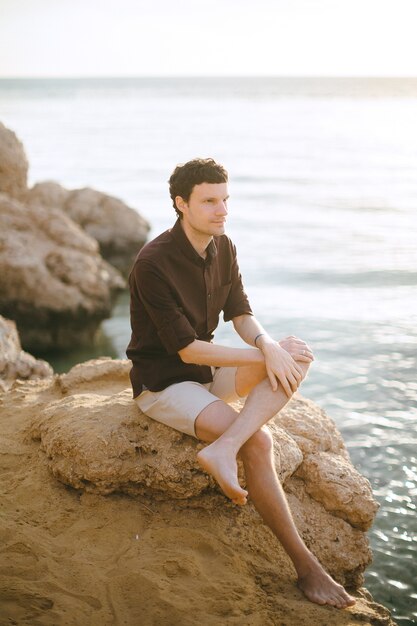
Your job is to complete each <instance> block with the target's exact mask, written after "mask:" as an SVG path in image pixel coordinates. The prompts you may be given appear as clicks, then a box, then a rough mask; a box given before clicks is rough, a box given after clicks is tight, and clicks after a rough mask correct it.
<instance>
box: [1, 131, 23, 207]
mask: <svg viewBox="0 0 417 626" xmlns="http://www.w3.org/2000/svg"><path fill="white" fill-rule="evenodd" d="M28 168H29V165H28V161H27V158H26V154H25V150H24V148H23V144H22V143H21V142H20V141H19V139H18V138H17V137H16V135H15V133H14V132H13V131H12V130H9V129H8V128H6V126H4V124H2V123H1V122H0V193H7V194H9V195H11V196H13V197H15V198H23V197H24V196H25V194H26V192H27V175H28Z"/></svg>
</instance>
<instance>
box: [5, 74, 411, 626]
mask: <svg viewBox="0 0 417 626" xmlns="http://www.w3.org/2000/svg"><path fill="white" fill-rule="evenodd" d="M0 120H1V121H3V123H4V124H5V125H6V126H8V127H9V128H11V129H13V130H14V131H15V132H16V134H17V135H18V137H19V138H20V139H21V141H22V142H23V144H24V146H25V149H26V153H27V156H28V159H29V162H30V171H29V179H30V184H34V183H35V182H40V181H45V180H55V181H58V182H59V183H61V184H62V185H64V186H65V187H67V188H81V187H85V186H90V187H94V188H96V189H99V190H101V191H104V192H106V193H109V194H112V195H114V196H117V197H120V198H121V199H123V200H124V201H125V202H126V203H128V204H129V205H130V206H132V207H134V208H135V209H137V210H138V211H139V212H140V213H141V214H142V215H143V216H144V217H145V218H146V219H147V220H149V222H150V224H151V226H152V230H151V232H150V235H149V237H150V238H152V237H154V236H156V235H157V234H159V233H160V232H161V231H163V230H165V229H167V228H170V227H171V226H172V225H173V223H174V221H175V214H174V209H173V208H172V205H171V202H170V199H169V195H168V185H167V180H168V178H169V176H170V174H171V172H172V170H173V168H174V167H175V165H177V164H178V163H184V162H185V161H187V160H189V159H191V158H194V157H208V156H210V157H213V158H214V159H216V160H217V161H219V162H221V163H222V164H224V166H225V167H226V168H227V169H228V171H229V175H230V185H229V189H230V201H229V215H228V222H227V233H228V234H229V235H230V237H231V238H232V239H233V241H234V242H235V244H236V246H237V250H238V258H239V263H240V269H241V272H242V275H243V279H244V284H245V288H246V291H247V293H248V295H249V299H250V301H251V304H252V308H253V310H254V311H255V314H256V316H257V317H258V319H259V320H260V321H261V323H262V324H263V325H264V326H265V327H266V329H267V330H268V331H269V332H270V333H271V334H272V335H273V336H274V337H275V338H277V339H280V338H282V337H285V336H288V335H297V336H299V337H301V338H302V339H304V340H305V341H306V342H307V343H308V344H309V345H310V347H311V348H312V350H313V352H314V354H315V362H314V364H313V365H312V367H311V368H310V372H309V375H308V378H307V379H306V381H305V382H304V383H303V386H302V393H303V395H304V396H306V397H309V398H311V399H313V400H314V401H315V402H317V403H318V404H319V405H320V406H322V407H323V408H324V409H325V410H326V411H327V412H328V413H329V415H330V416H331V417H332V418H333V419H334V420H335V422H336V424H337V426H338V428H339V430H340V432H341V433H342V435H343V438H344V440H345V442H346V445H347V448H348V450H349V453H350V456H351V459H352V461H353V463H354V465H355V466H356V467H357V469H358V470H359V471H360V472H361V473H362V474H363V475H365V476H366V477H367V478H368V479H369V481H370V482H371V484H372V487H373V490H374V494H375V498H376V499H377V500H378V502H379V503H380V505H381V506H380V509H379V512H378V514H377V517H376V520H375V523H374V525H373V527H372V528H371V530H370V531H369V538H370V542H371V546H372V550H373V555H374V560H373V563H372V564H371V565H370V566H369V568H368V569H367V572H366V582H365V584H366V587H367V588H368V589H369V590H370V592H371V593H372V595H373V596H374V599H375V600H376V601H377V602H380V603H382V604H384V605H385V606H387V607H388V608H389V609H390V610H391V611H392V614H393V617H394V619H395V621H396V622H397V623H398V624H400V625H402V626H408V625H410V624H416V623H417V584H416V580H417V559H416V547H417V543H416V542H417V521H416V505H417V498H416V494H417V458H416V457H417V426H416V418H417V377H416V366H417V78H311V77H309V78H301V77H297V78H290V77H285V78H280V77H271V78H268V77H257V78H251V77H221V78H216V77H207V78H202V77H199V78H192V77H179V78H174V77H170V78H163V77H158V78H156V77H155V78H106V79H103V78H91V79H89V78H83V79H21V80H12V79H3V80H0ZM129 338H130V327H129V301H128V296H127V294H124V295H122V296H121V297H120V299H119V301H118V303H117V305H116V307H115V309H114V312H113V316H112V318H111V319H109V320H106V321H105V322H104V323H103V325H102V331H101V333H100V337H99V339H98V342H97V345H96V346H95V347H94V348H91V347H86V346H77V347H75V348H74V351H73V352H72V353H70V354H64V355H62V354H61V355H60V354H58V355H57V354H50V355H48V358H49V360H50V362H51V363H52V365H53V366H54V367H55V369H56V370H57V371H66V370H68V369H69V368H70V367H71V366H72V365H73V364H74V363H76V362H79V361H81V360H85V359H88V358H91V357H93V356H98V355H110V356H113V357H121V358H123V357H125V349H126V345H127V343H128V341H129ZM215 340H216V341H217V342H218V343H223V344H225V345H231V346H239V345H241V342H240V340H239V338H238V337H237V336H236V335H235V333H234V332H233V329H232V328H231V325H230V323H229V324H225V323H223V322H222V323H221V325H220V326H219V329H218V331H217V334H216V337H215ZM325 532H326V529H325V528H323V533H325Z"/></svg>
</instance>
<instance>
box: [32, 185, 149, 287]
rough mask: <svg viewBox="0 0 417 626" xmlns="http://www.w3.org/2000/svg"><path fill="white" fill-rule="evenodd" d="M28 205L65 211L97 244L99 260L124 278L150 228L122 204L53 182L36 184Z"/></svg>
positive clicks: (90, 192) (109, 198) (98, 194)
mask: <svg viewBox="0 0 417 626" xmlns="http://www.w3.org/2000/svg"><path fill="white" fill-rule="evenodd" d="M27 202H28V203H29V204H31V205H33V206H41V207H46V208H59V209H61V210H62V211H65V213H66V214H67V215H68V216H69V217H70V218H71V219H72V220H74V222H76V223H77V224H79V226H81V228H82V229H83V230H85V232H86V233H88V234H89V235H90V236H91V237H93V238H94V239H96V240H97V241H98V243H99V246H100V252H101V254H102V256H103V257H104V258H105V259H106V260H107V261H108V262H109V263H111V264H112V265H114V266H115V267H117V269H118V270H120V271H121V272H122V273H123V274H124V275H126V274H127V273H128V272H129V270H130V268H131V266H132V264H133V261H134V259H135V257H136V255H137V253H138V251H139V250H140V248H141V247H142V246H143V244H144V243H145V241H146V237H147V234H148V232H149V228H150V226H149V224H148V222H147V221H146V220H145V219H144V218H143V217H141V216H140V215H139V213H138V212H137V211H135V210H134V209H132V208H130V207H129V206H127V205H126V204H125V203H124V202H122V201H121V200H119V199H118V198H114V197H113V196H109V195H106V194H104V193H101V192H100V191H95V190H94V189H90V188H85V189H75V190H73V191H70V190H68V189H65V188H64V187H61V185H58V184H57V183H54V182H43V183H38V184H36V185H35V186H34V187H33V188H32V189H31V190H30V191H29V193H28V195H27Z"/></svg>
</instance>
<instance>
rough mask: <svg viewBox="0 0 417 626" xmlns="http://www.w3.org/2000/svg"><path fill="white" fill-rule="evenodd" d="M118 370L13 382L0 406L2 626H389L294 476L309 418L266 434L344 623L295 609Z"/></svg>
mask: <svg viewBox="0 0 417 626" xmlns="http://www.w3.org/2000/svg"><path fill="white" fill-rule="evenodd" d="M129 369H130V364H129V363H128V362H127V361H111V360H109V359H101V360H96V361H89V362H87V363H83V364H80V365H77V366H76V367H75V368H73V369H72V370H71V371H70V372H68V374H64V375H60V376H55V377H54V378H49V379H45V380H41V381H17V382H16V383H15V385H14V386H13V388H12V389H11V390H10V391H8V392H6V393H4V394H2V396H1V398H0V407H1V410H0V453H1V455H2V463H1V468H0V489H1V492H2V515H1V516H0V536H1V538H2V547H1V552H2V563H3V564H4V565H3V567H1V568H0V605H1V606H2V617H3V619H5V620H6V621H7V623H19V624H20V623H34V624H35V623H36V624H37V623H39V624H44V625H51V626H53V625H55V624H61V623H69V622H70V623H74V624H84V623H88V624H92V625H93V626H94V625H95V624H97V625H99V624H119V623H120V624H122V623H123V624H143V625H144V626H152V625H155V624H165V625H167V626H168V625H169V624H181V625H184V626H200V625H201V624H207V625H213V626H215V625H217V624H226V625H230V626H232V625H233V624H236V625H237V624H239V625H241V624H242V625H246V626H279V625H281V624H285V626H300V624H305V625H307V624H308V625H309V626H320V625H323V624H326V626H327V625H331V626H339V625H340V626H342V625H344V626H354V625H356V624H357V625H359V624H360V625H361V626H371V625H372V626H394V622H393V621H392V620H391V618H390V615H389V612H388V611H387V610H386V609H385V608H384V607H381V606H380V605H378V604H376V603H375V602H373V600H372V597H371V596H370V594H369V593H367V591H366V590H364V589H363V588H360V587H358V586H359V585H360V584H361V581H362V572H363V570H364V569H365V567H366V566H367V564H368V563H369V561H370V550H369V546H368V541H367V538H366V535H365V533H364V532H363V531H362V530H361V529H360V528H358V527H357V526H353V525H352V524H351V523H350V522H349V521H348V520H346V519H344V518H343V517H342V516H340V515H338V514H336V512H335V511H332V510H329V509H328V508H326V506H324V505H323V504H322V502H321V501H320V498H318V499H316V498H315V497H314V498H313V497H312V496H311V495H310V494H309V493H308V466H307V465H306V467H305V468H304V469H305V476H306V477H305V478H304V477H302V476H300V475H299V469H300V468H301V467H302V465H303V463H304V462H305V459H307V458H308V456H309V455H315V454H321V453H323V450H321V448H320V446H315V445H313V444H311V445H310V444H308V448H309V452H308V453H303V452H302V450H301V448H300V446H299V445H298V443H297V442H296V441H295V436H297V437H299V441H304V442H306V440H307V437H306V434H308V433H309V432H310V431H309V429H308V428H302V427H301V425H302V423H303V421H304V419H305V420H307V422H310V421H311V420H314V419H316V416H317V407H315V405H314V404H313V403H310V402H307V401H305V400H304V399H303V398H301V396H297V397H296V398H295V399H293V400H292V401H291V402H290V403H289V405H288V410H287V411H284V412H283V413H282V415H281V414H280V415H279V416H276V417H275V418H274V419H273V420H272V422H271V423H270V426H269V427H270V428H271V430H272V431H273V433H274V439H275V448H276V450H275V453H276V456H275V460H276V464H277V469H278V471H279V473H280V477H281V479H282V480H283V481H284V488H285V490H286V492H287V496H288V500H289V505H290V508H291V510H292V513H293V516H294V519H295V522H296V525H297V527H298V529H299V531H300V533H301V535H302V536H303V538H304V540H305V542H306V543H307V544H308V545H309V547H310V548H311V549H312V551H313V552H314V553H315V554H316V555H317V556H318V558H319V559H320V560H321V561H322V562H323V563H324V565H325V566H326V567H327V569H328V570H329V571H330V572H331V573H332V574H333V575H334V576H335V577H336V578H337V579H338V580H340V581H341V582H342V583H345V584H348V585H350V587H351V589H350V590H351V592H352V593H353V594H354V595H355V596H356V598H357V601H356V604H355V605H354V606H353V607H350V608H348V609H345V610H343V611H339V610H337V609H333V608H331V607H329V606H319V605H316V604H312V603H311V602H309V601H308V600H306V599H305V598H304V596H303V595H302V594H301V592H300V591H299V590H298V589H297V587H296V585H295V582H296V575H295V571H294V568H293V566H292V564H291V562H290V560H289V558H288V556H287V555H286V553H285V552H284V550H283V549H282V547H281V546H280V544H279V543H278V542H277V541H276V539H275V537H274V536H273V534H272V533H271V531H270V530H269V529H268V528H267V527H266V526H265V525H264V523H263V522H262V520H261V518H260V516H259V515H258V513H257V512H256V510H255V509H254V507H253V505H252V504H251V503H250V502H249V504H248V505H247V506H245V507H237V506H234V505H233V504H232V503H231V502H230V501H229V500H228V499H227V498H226V497H225V496H224V495H223V494H222V493H221V492H220V490H219V489H218V487H217V485H216V484H215V483H214V481H212V479H211V478H210V477H208V476H207V475H206V474H205V473H204V472H203V471H202V470H201V469H200V467H199V466H198V465H197V464H196V462H195V455H196V452H197V450H198V449H199V448H200V446H201V445H202V444H200V443H199V442H197V441H196V440H195V439H194V438H191V437H188V436H187V435H183V434H181V433H178V432H175V431H173V430H171V429H169V428H168V427H166V426H164V425H163V424H158V423H156V422H154V421H153V420H150V419H149V418H147V417H146V416H145V415H143V414H142V413H141V411H140V410H139V409H138V407H137V406H136V404H135V403H134V402H133V400H132V398H131V389H130V383H129V378H128V372H129ZM324 419H326V420H327V421H328V423H329V424H332V427H333V428H334V431H335V433H336V434H335V438H334V437H333V436H332V437H330V438H329V439H328V440H327V444H326V447H329V449H330V448H338V449H339V452H331V453H330V452H327V453H329V454H333V455H334V456H335V457H337V458H338V459H340V463H341V467H343V468H345V467H346V462H347V459H348V455H347V452H346V450H345V449H344V446H343V442H341V439H340V435H339V434H338V433H337V430H336V429H335V427H334V424H333V423H332V420H330V418H328V417H327V416H326V417H324V414H322V417H321V420H322V424H324ZM284 422H285V423H286V424H287V426H288V428H287V427H285V428H284V427H283V423H284ZM289 427H291V432H290V428H289ZM301 432H302V433H303V434H302V436H301ZM310 434H311V433H310ZM312 439H313V437H311V438H310V441H311V440H312ZM306 445H307V444H306ZM39 447H40V449H39ZM40 450H41V451H40ZM342 452H343V454H342ZM336 460H337V459H336ZM352 470H353V468H352ZM56 478H58V479H59V480H56ZM315 479H316V478H315ZM328 479H329V480H330V481H331V476H329V477H326V478H325V480H326V484H327V480H328ZM317 480H322V477H321V476H320V475H317ZM323 487H324V485H323ZM353 506H357V507H359V506H360V502H359V501H358V500H355V499H354V503H353ZM68 620H69V622H68Z"/></svg>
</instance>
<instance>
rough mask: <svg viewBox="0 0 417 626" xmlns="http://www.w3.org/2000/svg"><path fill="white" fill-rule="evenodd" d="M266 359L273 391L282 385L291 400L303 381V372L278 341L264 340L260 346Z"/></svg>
mask: <svg viewBox="0 0 417 626" xmlns="http://www.w3.org/2000/svg"><path fill="white" fill-rule="evenodd" d="M260 349H261V350H262V353H263V355H264V357H265V367H266V372H267V374H268V378H269V381H270V383H271V387H272V389H273V391H276V390H277V389H278V382H280V383H281V385H282V388H283V389H284V391H285V393H286V394H287V396H288V397H289V398H290V397H291V396H292V394H293V393H294V392H295V391H297V389H298V386H299V385H300V383H301V381H302V380H303V370H302V369H301V367H300V366H299V365H298V363H297V362H296V361H295V360H294V359H293V357H292V356H291V355H290V354H289V352H288V351H287V350H285V348H282V347H281V346H280V345H279V343H277V342H276V341H268V340H263V341H262V343H261V346H260Z"/></svg>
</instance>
